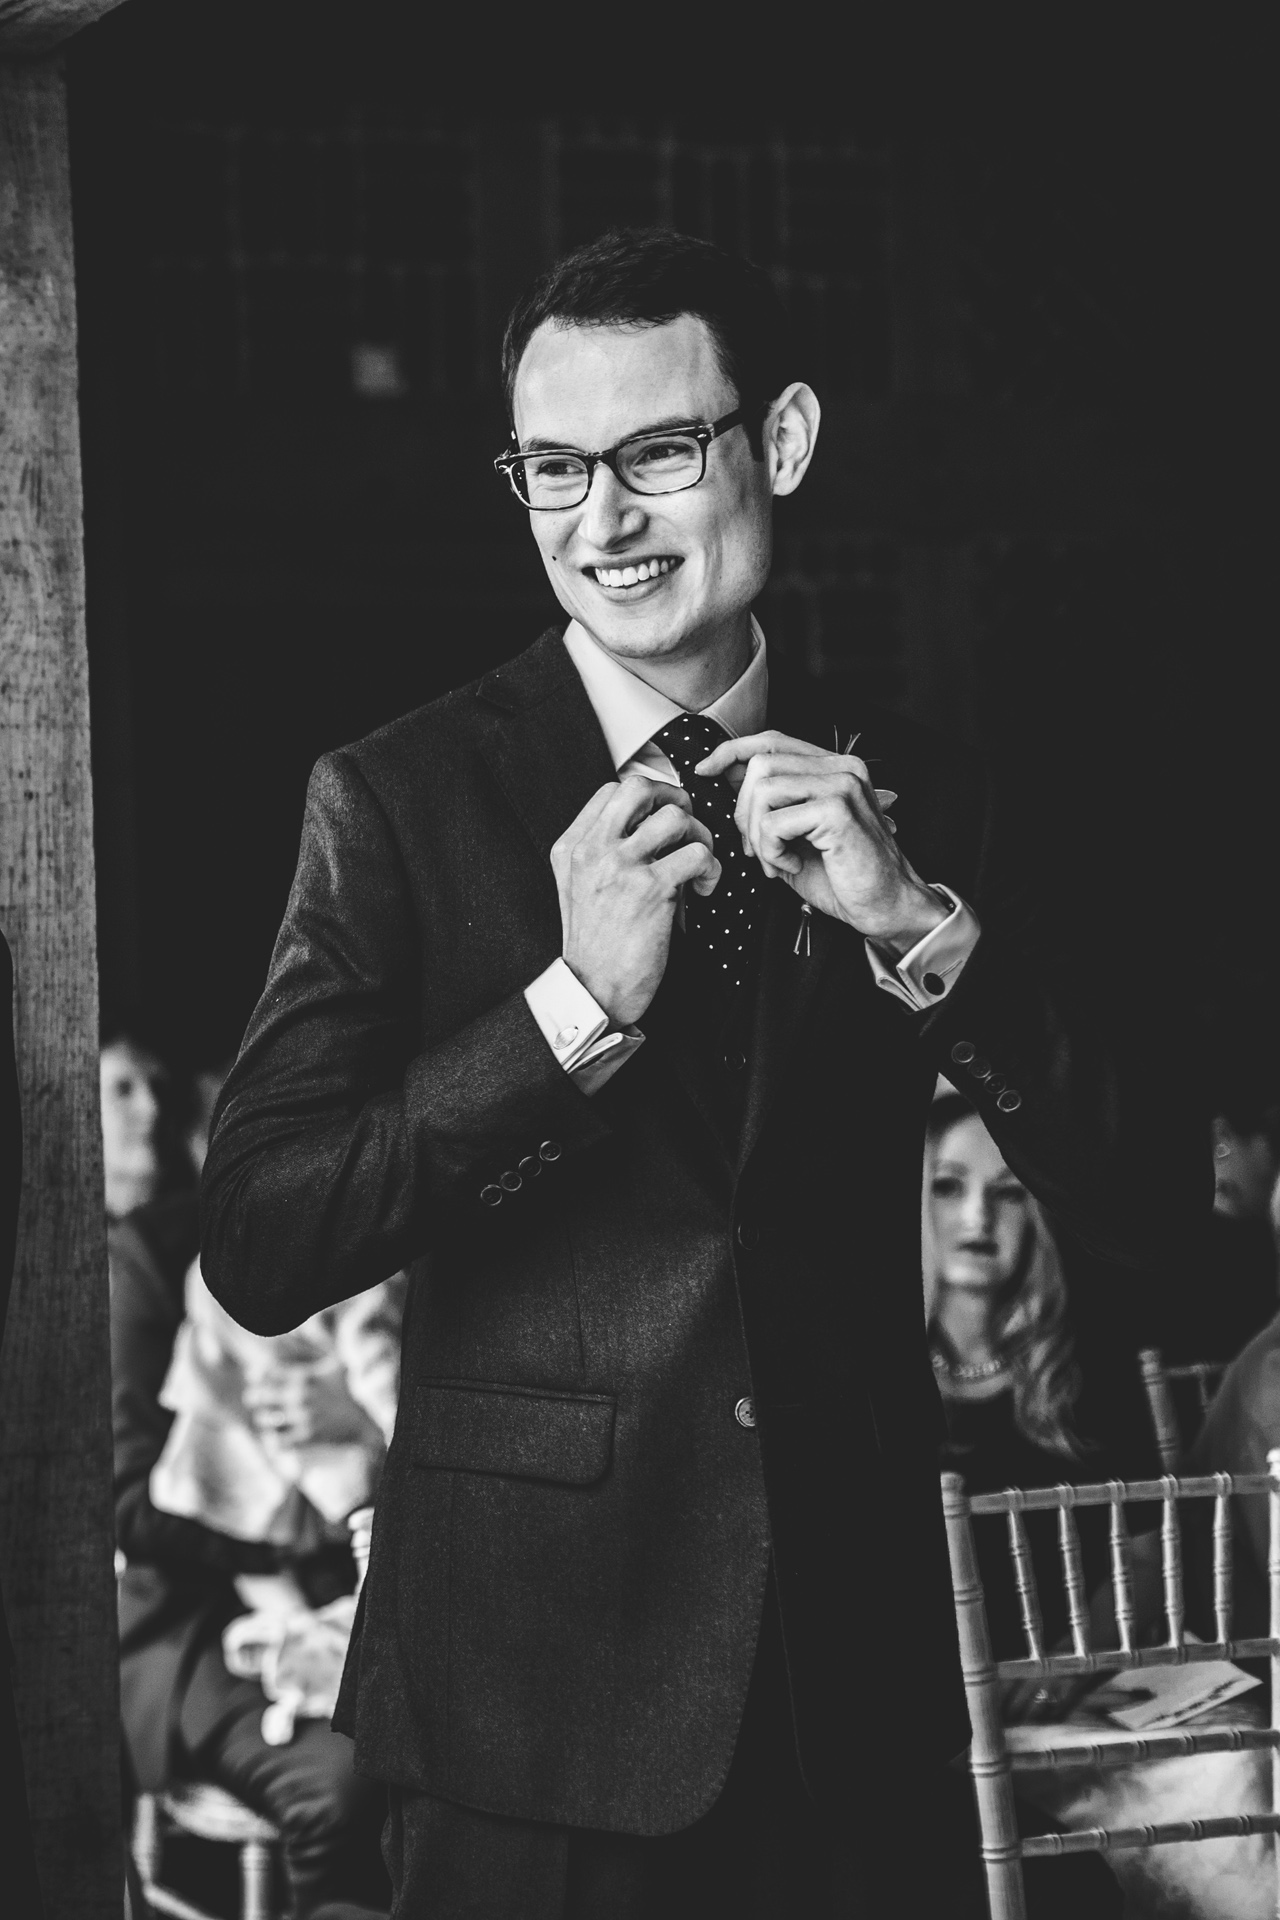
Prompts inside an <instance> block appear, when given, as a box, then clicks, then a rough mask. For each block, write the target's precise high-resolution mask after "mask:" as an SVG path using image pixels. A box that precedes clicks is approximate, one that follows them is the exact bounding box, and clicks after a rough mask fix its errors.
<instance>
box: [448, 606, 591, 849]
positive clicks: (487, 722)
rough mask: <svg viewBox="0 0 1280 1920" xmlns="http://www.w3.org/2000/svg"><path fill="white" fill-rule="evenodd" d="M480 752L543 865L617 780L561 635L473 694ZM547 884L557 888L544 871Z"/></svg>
mask: <svg viewBox="0 0 1280 1920" xmlns="http://www.w3.org/2000/svg"><path fill="white" fill-rule="evenodd" d="M476 698H477V700H478V702H479V703H480V705H481V708H482V710H487V711H485V713H484V724H482V727H481V750H482V751H483V753H484V756H485V759H486V760H487V761H488V763H489V766H490V769H491V770H492V772H493V775H494V778H495V779H496V780H497V782H498V785H499V786H500V787H501V789H502V791H503V793H504V794H505V795H506V797H507V799H508V800H509V801H510V803H511V805H512V807H513V808H514V810H515V812H516V814H517V815H518V817H519V819H520V820H521V822H522V823H523V825H524V827H525V829H526V831H527V832H528V834H529V836H530V838H531V839H532V841H533V843H534V846H535V847H536V848H537V849H538V852H539V853H540V854H541V855H542V857H543V859H544V860H548V861H549V860H550V857H551V849H552V847H553V846H554V845H555V843H556V841H557V840H558V839H559V838H560V835H561V834H562V833H563V832H564V830H565V828H566V827H567V826H568V825H569V824H570V822H571V821H573V820H574V819H575V818H576V817H577V815H578V814H579V813H580V812H581V811H582V809H583V807H585V806H586V804H587V801H588V800H589V799H590V798H591V796H592V794H593V793H595V792H597V791H598V790H599V788H601V787H602V786H604V784H605V782H606V781H609V780H613V779H614V778H616V775H615V772H614V766H613V761H612V760H611V759H610V757H609V749H608V747H607V746H606V745H605V740H604V735H603V733H602V732H601V731H600V723H599V721H598V720H597V719H596V716H595V712H594V709H593V708H592V705H591V702H590V700H588V698H587V694H586V689H585V688H584V686H583V684H582V681H581V680H580V679H579V677H578V674H577V671H576V669H575V667H574V665H573V662H572V660H570V658H569V656H568V654H567V653H566V652H565V649H564V645H563V642H562V641H561V639H560V635H559V633H558V631H557V630H556V629H555V628H554V627H551V628H548V630H547V631H546V633H544V634H543V635H542V637H541V638H540V639H539V640H537V641H535V642H534V644H533V646H531V647H530V648H529V650H528V652H527V653H522V654H520V655H519V657H518V658H517V659H515V660H510V661H508V662H507V663H506V665H505V666H501V667H495V668H494V669H493V671H492V672H491V673H487V674H486V675H485V676H484V678H483V680H481V681H480V683H479V685H478V687H477V688H476ZM547 882H548V885H554V882H553V880H552V875H551V869H550V867H549V866H548V868H547Z"/></svg>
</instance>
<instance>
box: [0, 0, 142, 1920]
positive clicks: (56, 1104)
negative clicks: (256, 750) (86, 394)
mask: <svg viewBox="0 0 1280 1920" xmlns="http://www.w3.org/2000/svg"><path fill="white" fill-rule="evenodd" d="M104 10H105V9H104V7H103V6H102V5H101V4H98V5H94V4H87V5H84V6H79V7H77V6H74V5H72V4H70V0H56V3H55V4H50V5H47V6H44V7H41V6H40V5H38V4H35V0H0V420H3V423H4V438H3V443H2V445H0V924H2V925H3V928H4V931H5V934H6V936H7V938H8V941H9V944H10V946H11V948H12V950H13V957H14V970H15V975H16V986H15V1012H14V1023H15V1039H16V1046H17V1059H18V1075H19V1082H20V1086H21V1094H22V1110H23V1131H24V1136H25V1169H24V1180H23V1193H22V1207H21V1213H20V1217H19V1227H18V1250H17V1260H16V1266H15V1273H14V1286H13V1295H12V1298H11V1301H10V1306H9V1316H8V1328H7V1332H6V1335H5V1343H4V1349H3V1355H2V1356H0V1577H2V1578H3V1581H4V1588H5V1596H6V1601H7V1605H8V1614H9V1624H10V1630H11V1633H12V1637H13V1641H14V1646H15V1649H16V1654H17V1672H16V1676H15V1691H16V1695H17V1706H18V1716H19V1725H20V1727H21V1730H22V1736H23V1746H24V1754H25V1762H26V1769H27V1788H28V1798H29V1801H30V1805H31V1814H32V1826H33V1832H34V1838H35V1844H36V1855H37V1860H38V1863H39V1869H40V1876H41V1882H42V1886H43V1891H44V1899H45V1911H46V1915H47V1917H48V1920H100V1917H101V1920H106V1917H107V1916H108V1915H109V1916H110V1920H119V1916H120V1913H121V1910H122V1905H123V1877H122V1848H121V1836H120V1784H119V1753H120V1731H119V1729H120V1719H119V1680H118V1665H117V1650H116V1629H115V1583H114V1577H113V1566H112V1551H113V1540H112V1533H113V1528H112V1502H111V1431H110V1359H109V1347H108V1333H107V1281H106V1248H105V1230H104V1219H103V1200H102V1148H101V1132H100V1119H99V1112H98V1092H97V1079H98V1076H97V971H96V962H95V949H94V884H93V817H92V796H91V792H90V781H89V692H88V668H87V661H86V656H85V635H84V580H83V567H82V558H81V501H80V456H79V438H78V432H77V420H76V326H75V293H74V279H73V269H72V251H71V200H70V188H69V180H68V165H67V126H66V101H65V94H64V88H63V78H62V70H61V66H60V63H59V62H58V60H57V58H56V57H50V58H35V59H16V60H15V59H11V58H8V57H6V56H9V55H11V54H13V53H14V52H17V53H19V54H26V53H29V52H30V51H31V50H32V49H33V48H36V49H38V48H39V47H41V46H43V45H46V44H48V43H49V42H50V40H52V39H57V38H61V37H63V36H65V34H66V33H68V32H70V31H71V30H72V28H73V27H74V26H77V25H81V24H83V22H84V20H85V19H86V18H91V17H93V15H94V14H95V13H100V12H102V11H104ZM2 1871H3V1870H2V1865H0V1907H3V1905H4V1897H3V1879H2Z"/></svg>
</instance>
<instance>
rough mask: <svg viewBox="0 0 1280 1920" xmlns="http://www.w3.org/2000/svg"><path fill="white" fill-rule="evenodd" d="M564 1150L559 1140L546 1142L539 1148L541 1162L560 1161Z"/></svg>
mask: <svg viewBox="0 0 1280 1920" xmlns="http://www.w3.org/2000/svg"><path fill="white" fill-rule="evenodd" d="M563 1152H564V1148H563V1147H562V1146H561V1145H560V1142H559V1141H558V1140H544V1141H543V1143H542V1145H541V1146H540V1147H539V1148H538V1158H539V1160H558V1159H559V1158H560V1155H561V1154H562V1153H563Z"/></svg>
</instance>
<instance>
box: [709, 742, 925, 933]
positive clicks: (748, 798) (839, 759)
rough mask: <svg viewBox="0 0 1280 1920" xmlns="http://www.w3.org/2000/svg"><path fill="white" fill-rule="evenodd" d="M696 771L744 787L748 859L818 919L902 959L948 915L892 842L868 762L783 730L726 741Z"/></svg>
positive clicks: (739, 814)
mask: <svg viewBox="0 0 1280 1920" xmlns="http://www.w3.org/2000/svg"><path fill="white" fill-rule="evenodd" d="M696 771H697V772H698V773H700V774H703V775H705V776H706V777H707V778H708V779H714V778H717V777H719V776H723V777H725V778H727V779H728V781H729V783H730V785H732V786H736V787H737V789H738V804H737V809H736V812H735V816H734V817H735V819H736V821H737V826H738V831H739V832H740V833H741V835H742V844H743V847H744V849H745V851H746V852H748V853H752V854H754V855H755V856H756V858H757V859H758V860H759V862H760V865H761V867H762V868H763V869H764V872H765V874H766V876H767V877H768V878H769V879H771V880H773V879H778V880H785V881H786V883H787V885H788V886H789V887H791V888H793V889H794V891H795V892H796V893H798V894H799V896H800V898H801V899H802V900H804V901H805V902H807V904H808V905H809V906H811V907H814V908H816V909H817V911H818V912H819V913H825V914H827V915H829V916H830V918H831V919H833V920H842V921H844V923H845V924H846V926H850V927H855V928H856V929H857V931H858V932H859V933H861V934H863V935H865V936H866V938H867V939H869V940H874V941H875V942H876V944H877V946H882V947H886V948H888V949H890V950H891V951H892V952H894V953H896V954H897V955H898V957H899V958H900V957H901V956H902V955H903V954H904V953H907V952H909V951H910V949H911V948H912V947H914V946H915V945H916V944H917V942H918V941H920V940H923V938H924V936H925V935H926V934H927V933H930V932H931V931H932V930H933V928H934V927H936V926H939V925H940V924H941V922H942V921H943V920H945V919H946V917H947V915H948V914H949V913H950V912H951V907H950V905H949V904H948V903H947V902H946V901H945V900H944V899H943V898H942V896H941V895H939V894H936V893H935V892H934V891H933V889H932V888H931V887H928V886H926V885H925V883H924V881H923V880H922V879H921V878H920V876H919V874H918V873H917V872H916V870H915V868H914V867H913V866H912V865H911V862H910V861H909V860H908V859H907V857H906V855H905V854H904V853H903V852H902V851H901V849H900V848H899V846H898V843H897V841H896V839H895V838H894V833H893V828H892V826H891V824H890V822H889V821H888V820H886V818H885V815H884V811H883V808H882V807H881V805H880V802H879V800H878V799H877V798H876V790H875V787H874V786H873V785H872V782H871V777H870V775H869V773H868V771H867V765H866V762H865V761H864V760H859V759H858V757H857V755H856V754H850V753H827V752H824V751H823V749H822V748H821V747H814V746H810V744H809V743H808V741H807V740H793V739H791V738H790V737H789V736H788V735H787V734H785V733H777V732H774V731H772V730H771V731H769V732H767V733H751V734H745V735H743V736H742V738H740V739H737V740H726V741H725V742H724V744H723V746H719V747H717V748H716V749H715V751H714V752H713V753H712V754H710V755H709V756H708V757H707V759H705V760H704V761H702V762H701V764H700V765H699V766H698V768H697V769H696Z"/></svg>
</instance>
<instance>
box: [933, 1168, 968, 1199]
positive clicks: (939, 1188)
mask: <svg viewBox="0 0 1280 1920" xmlns="http://www.w3.org/2000/svg"><path fill="white" fill-rule="evenodd" d="M931 1191H932V1193H933V1195H934V1198H935V1199H937V1200H954V1199H955V1197H956V1195H957V1194H958V1193H960V1191H961V1186H960V1182H959V1181H958V1180H957V1179H956V1176H955V1175H954V1173H935V1174H934V1176H933V1185H932V1188H931Z"/></svg>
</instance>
